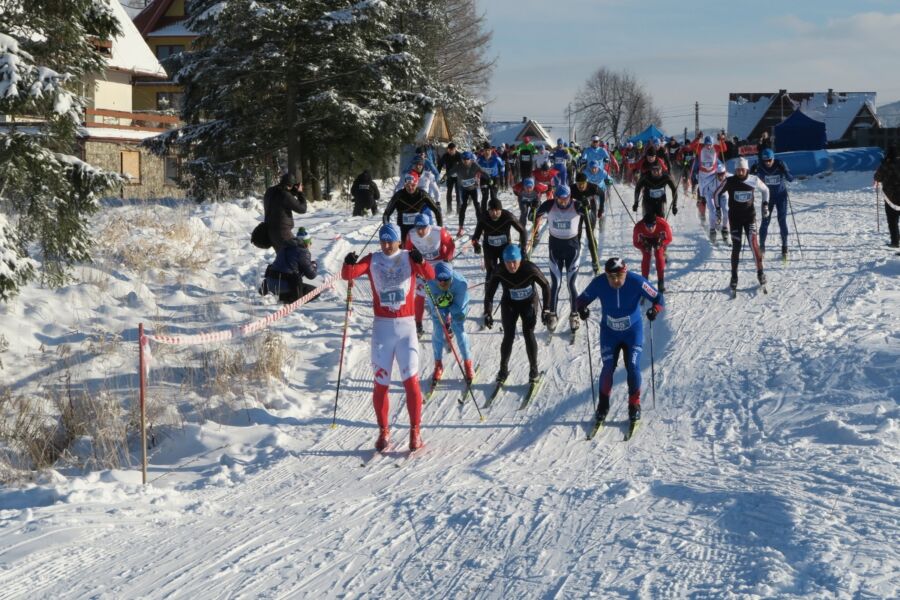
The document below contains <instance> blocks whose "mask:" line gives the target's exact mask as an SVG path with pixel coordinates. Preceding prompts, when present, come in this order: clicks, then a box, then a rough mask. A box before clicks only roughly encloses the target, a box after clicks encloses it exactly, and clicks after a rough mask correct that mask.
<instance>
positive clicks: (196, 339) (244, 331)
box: [141, 275, 338, 350]
mask: <svg viewBox="0 0 900 600" xmlns="http://www.w3.org/2000/svg"><path fill="white" fill-rule="evenodd" d="M337 278H338V276H337V275H329V276H328V277H326V278H325V281H323V282H322V285H320V286H319V287H317V288H315V289H314V290H310V291H309V293H307V294H305V295H303V296H301V297H300V298H298V299H297V300H295V301H294V302H292V303H290V304H285V305H284V306H282V307H281V308H279V309H278V310H277V311H275V312H273V313H272V314H271V315H268V316H266V317H264V318H262V319H259V320H257V321H253V322H252V323H247V324H245V325H241V326H239V327H235V328H234V329H229V330H227V331H209V332H206V333H198V334H196V335H179V336H171V335H145V336H144V337H145V338H146V341H148V342H149V341H154V342H156V343H158V344H169V345H174V346H196V345H199V344H208V343H210V342H221V341H224V340H230V339H233V338H239V337H243V336H245V335H250V334H252V333H256V332H257V331H260V330H262V329H265V328H266V327H268V326H269V325H271V324H272V323H274V322H275V321H278V320H280V319H283V318H284V317H286V316H288V315H289V314H291V313H292V312H294V311H295V310H297V309H298V308H300V307H301V306H303V305H304V304H306V303H307V302H309V301H310V300H312V299H313V298H315V297H316V296H318V295H319V294H321V293H322V292H324V291H325V290H327V289H330V288H333V287H334V284H335V281H337ZM141 343H144V340H141ZM145 349H146V350H149V345H147V346H146V348H145Z"/></svg>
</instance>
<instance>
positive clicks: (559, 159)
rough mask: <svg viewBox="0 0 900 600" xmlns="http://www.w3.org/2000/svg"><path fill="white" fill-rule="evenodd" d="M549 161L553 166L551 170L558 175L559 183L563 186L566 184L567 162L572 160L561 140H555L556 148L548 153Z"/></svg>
mask: <svg viewBox="0 0 900 600" xmlns="http://www.w3.org/2000/svg"><path fill="white" fill-rule="evenodd" d="M550 160H551V162H552V164H553V168H554V169H556V170H557V172H558V173H559V175H558V177H559V182H560V183H562V184H564V185H565V184H566V183H568V181H569V179H568V177H569V175H568V173H569V162H570V161H571V160H572V155H571V154H569V150H568V149H567V148H566V145H565V143H563V139H562V138H559V139H558V140H556V148H554V149H553V152H551V153H550Z"/></svg>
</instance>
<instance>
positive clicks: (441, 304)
mask: <svg viewBox="0 0 900 600" xmlns="http://www.w3.org/2000/svg"><path fill="white" fill-rule="evenodd" d="M434 301H435V302H436V303H437V305H438V308H450V305H451V304H453V294H451V293H450V291H449V290H447V291H446V292H441V293H440V294H438V296H437V298H435V299H434Z"/></svg>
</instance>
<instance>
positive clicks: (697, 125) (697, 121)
mask: <svg viewBox="0 0 900 600" xmlns="http://www.w3.org/2000/svg"><path fill="white" fill-rule="evenodd" d="M699 134H700V103H699V102H694V137H697V136H698V135H699Z"/></svg>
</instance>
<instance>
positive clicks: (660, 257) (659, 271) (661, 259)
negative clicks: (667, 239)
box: [645, 246, 666, 286]
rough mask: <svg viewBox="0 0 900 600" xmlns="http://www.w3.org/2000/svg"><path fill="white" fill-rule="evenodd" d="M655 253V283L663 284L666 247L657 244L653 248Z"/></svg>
mask: <svg viewBox="0 0 900 600" xmlns="http://www.w3.org/2000/svg"><path fill="white" fill-rule="evenodd" d="M655 253H656V256H655V258H656V285H657V286H660V285H662V284H663V281H664V280H665V276H666V247H665V246H659V247H658V248H656V250H655ZM645 277H646V276H645Z"/></svg>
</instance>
